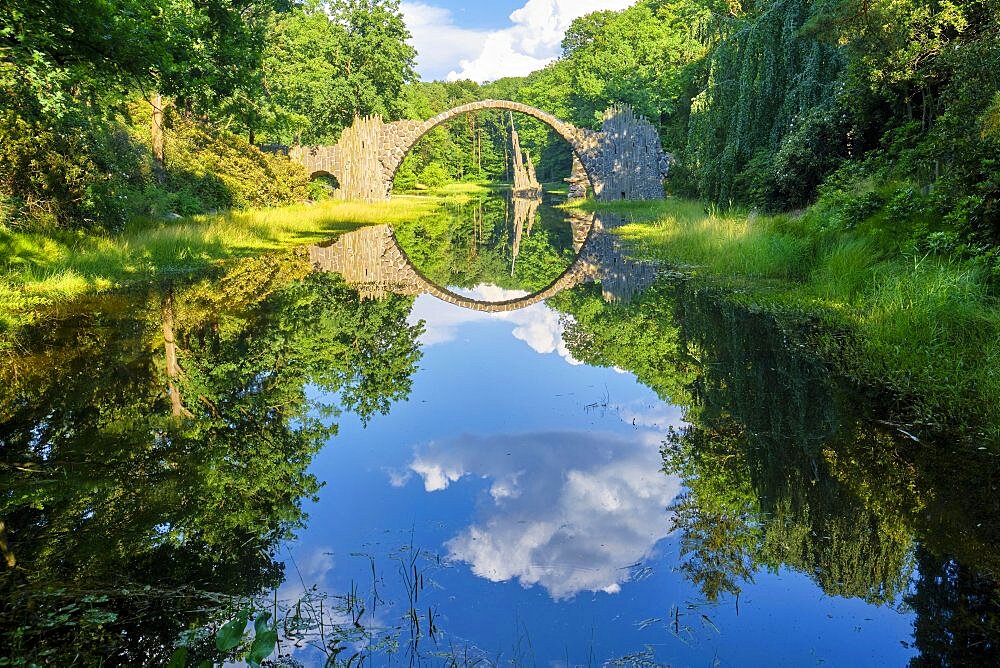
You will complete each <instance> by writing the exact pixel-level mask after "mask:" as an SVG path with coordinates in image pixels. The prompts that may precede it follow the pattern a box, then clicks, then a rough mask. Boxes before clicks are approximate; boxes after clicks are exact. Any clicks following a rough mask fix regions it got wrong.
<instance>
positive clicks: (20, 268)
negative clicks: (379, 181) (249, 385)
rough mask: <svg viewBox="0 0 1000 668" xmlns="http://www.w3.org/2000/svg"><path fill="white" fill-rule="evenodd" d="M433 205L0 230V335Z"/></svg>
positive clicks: (415, 201)
mask: <svg viewBox="0 0 1000 668" xmlns="http://www.w3.org/2000/svg"><path fill="white" fill-rule="evenodd" d="M439 203H440V200H438V199H434V198H430V197H410V196H404V195H401V196H396V197H394V198H393V200H392V201H391V202H384V203H376V204H364V203H360V202H340V201H334V200H327V201H324V202H319V203H315V204H297V205H294V206H287V207H281V208H275V209H262V210H255V211H240V212H229V213H225V214H218V215H198V216H191V217H188V218H183V219H180V220H177V221H173V222H157V223H153V222H150V221H136V222H135V223H133V225H132V226H131V228H130V229H128V230H126V231H125V232H124V233H122V234H120V235H115V236H96V235H89V234H83V233H67V232H62V233H56V234H43V233H25V232H15V231H11V230H7V229H5V228H3V227H0V257H2V258H3V260H0V262H2V264H0V330H3V329H5V328H13V327H16V326H18V325H23V324H26V323H27V322H30V321H31V320H32V319H33V317H34V315H35V311H36V310H37V309H38V308H39V307H41V306H45V305H47V304H53V303H57V302H59V301H64V300H68V299H73V298H76V297H80V296H83V295H87V294H94V293H98V292H102V291H105V290H110V289H114V288H120V287H124V286H126V285H129V284H132V283H137V282H143V281H156V280H160V279H163V278H166V277H169V276H176V275H193V274H196V273H198V272H199V271H203V270H205V269H206V268H208V267H211V266H213V265H218V264H220V263H225V262H226V261H228V260H231V259H234V258H239V257H247V256H252V255H259V254H262V253H267V252H271V251H278V250H283V249H288V248H293V247H295V246H298V245H301V244H306V243H314V242H317V241H323V240H326V239H329V238H331V237H334V236H337V235H339V234H342V233H344V232H347V231H350V230H353V229H356V228H358V227H360V226H363V225H371V224H375V223H396V222H402V221H405V220H408V219H412V218H413V217H417V216H421V215H426V214H427V213H429V212H431V211H433V210H434V209H435V208H436V207H437V206H438V204H439Z"/></svg>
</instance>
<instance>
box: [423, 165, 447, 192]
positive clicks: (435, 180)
mask: <svg viewBox="0 0 1000 668" xmlns="http://www.w3.org/2000/svg"><path fill="white" fill-rule="evenodd" d="M418 180H419V181H420V183H422V184H424V185H425V186H427V187H428V188H439V187H440V186H443V185H444V184H446V183H449V182H451V175H449V174H448V169H447V168H446V167H445V166H444V165H442V164H441V163H440V162H437V161H436V160H435V161H434V162H431V163H430V164H428V165H427V166H426V167H424V168H423V170H422V171H421V172H420V176H419V179H418Z"/></svg>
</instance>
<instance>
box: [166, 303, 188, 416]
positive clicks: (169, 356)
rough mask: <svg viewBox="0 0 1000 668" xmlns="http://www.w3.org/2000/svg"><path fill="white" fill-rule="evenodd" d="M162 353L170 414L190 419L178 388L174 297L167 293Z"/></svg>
mask: <svg viewBox="0 0 1000 668" xmlns="http://www.w3.org/2000/svg"><path fill="white" fill-rule="evenodd" d="M163 351H164V354H165V356H166V362H167V364H166V366H167V392H168V393H169V394H170V414H171V415H172V416H173V417H174V418H177V419H179V418H180V417H181V416H187V417H192V414H191V412H190V411H188V410H187V409H186V408H184V402H183V400H182V398H181V391H180V388H178V387H177V381H178V379H179V378H180V375H181V365H180V363H179V362H178V361H177V341H176V339H175V338H174V295H173V292H168V293H167V295H166V297H164V299H163Z"/></svg>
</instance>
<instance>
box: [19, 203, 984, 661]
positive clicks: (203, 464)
mask: <svg viewBox="0 0 1000 668" xmlns="http://www.w3.org/2000/svg"><path fill="white" fill-rule="evenodd" d="M620 222H621V221H620V220H617V219H615V218H613V217H609V216H598V217H597V218H596V219H595V218H593V217H588V216H580V215H576V216H569V215H568V214H565V213H564V212H561V211H558V210H556V209H553V208H551V207H550V206H548V205H545V204H543V205H541V206H539V205H538V203H524V202H516V201H510V200H506V199H504V198H503V197H499V196H498V197H491V198H487V199H486V200H484V201H474V202H472V203H469V204H465V205H461V206H458V205H456V206H454V207H452V208H451V209H450V210H448V211H446V212H445V213H443V214H441V215H438V216H435V217H432V218H429V219H426V220H422V221H415V222H414V223H413V224H412V225H409V226H401V227H399V228H398V229H395V230H387V229H386V230H379V229H375V228H371V229H369V230H367V231H365V230H363V231H362V232H361V233H360V234H358V235H357V236H354V237H350V238H347V237H342V238H341V239H338V240H335V241H334V242H332V243H330V244H325V245H323V246H322V247H316V248H313V249H311V250H310V251H309V253H308V254H307V253H306V252H299V253H297V254H295V255H289V256H284V257H281V258H266V259H261V260H248V261H244V262H242V263H238V264H237V265H235V266H234V267H231V268H229V269H227V270H226V271H225V272H222V273H219V275H217V276H213V277H211V278H208V279H203V280H198V281H193V282H192V281H184V282H181V281H178V282H177V283H176V284H175V285H173V286H170V287H168V288H166V289H155V290H142V291H137V292H133V293H128V294H120V295H115V296H112V297H108V298H105V299H100V300H93V301H88V302H84V303H80V304H76V305H73V306H72V307H67V308H66V309H64V310H62V311H60V312H58V313H53V314H51V315H50V316H49V318H48V320H46V321H45V323H44V325H43V326H41V327H38V328H37V329H36V330H34V331H30V332H26V333H24V334H22V335H21V336H20V337H19V339H18V340H17V341H16V345H17V347H16V354H15V355H14V356H13V357H12V358H10V359H8V360H7V361H6V363H5V364H4V365H3V366H2V367H0V369H2V371H0V374H2V375H0V382H2V389H0V445H2V448H3V450H2V455H3V464H2V466H3V468H2V470H0V473H2V476H3V479H4V485H3V489H4V494H3V497H2V498H3V506H2V512H0V520H2V521H3V524H2V529H0V538H2V543H0V546H2V549H3V554H4V557H5V560H6V563H7V567H6V571H5V576H4V581H3V588H2V592H3V594H2V595H3V617H2V619H0V621H2V623H3V633H4V635H5V637H6V642H5V643H2V644H6V645H7V648H6V649H5V650H3V652H5V654H4V656H8V657H10V658H15V657H29V658H31V659H33V660H35V661H39V662H48V663H51V664H53V665H65V664H67V663H70V662H72V661H73V660H76V661H77V663H78V664H84V665H91V664H94V663H97V662H98V660H99V658H102V657H103V658H104V659H105V660H106V662H107V663H111V664H130V665H137V664H146V663H161V662H163V661H164V660H165V659H164V658H165V657H169V656H170V654H171V653H172V652H173V651H174V648H175V647H176V646H179V645H181V644H183V645H186V646H188V647H190V652H189V661H190V662H191V665H197V660H201V659H209V660H215V661H220V660H222V659H223V658H224V657H223V656H221V655H220V654H219V653H218V651H217V650H216V649H215V645H214V635H213V634H214V632H215V630H216V629H217V628H218V627H219V626H220V625H221V624H223V623H225V622H226V621H228V620H229V619H231V618H232V617H233V616H234V614H235V613H236V611H237V610H239V609H240V608H241V607H243V606H245V605H247V604H248V603H252V604H255V605H256V606H257V608H258V609H263V608H267V609H270V610H271V611H272V612H276V613H277V616H278V618H279V620H280V624H279V630H280V634H279V635H280V639H281V642H280V645H279V652H277V653H275V654H274V655H273V656H272V657H271V659H270V660H271V661H272V662H275V663H274V665H324V663H326V662H327V661H335V662H339V663H341V664H344V665H347V664H348V661H350V662H351V663H350V665H359V663H362V664H365V665H402V664H406V665H456V664H457V665H470V664H474V665H483V666H488V665H553V666H575V665H629V666H632V665H674V666H713V665H738V666H746V665H788V666H800V665H820V664H825V665H872V666H875V665H879V666H881V665H907V664H913V665H977V664H979V665H993V664H995V663H996V659H997V651H998V650H997V640H998V637H1000V633H998V631H1000V619H998V610H1000V594H998V588H997V585H996V577H997V573H998V570H997V569H998V568H1000V559H998V556H1000V555H998V554H997V550H996V546H997V536H998V529H1000V523H998V518H1000V508H998V501H997V494H996V489H997V485H998V483H1000V475H998V474H1000V462H998V459H997V457H996V455H995V454H994V453H995V452H996V451H997V450H996V448H995V447H994V446H993V444H985V443H972V444H963V443H959V442H957V441H954V440H949V439H947V438H945V437H942V436H940V435H938V436H936V437H934V436H932V435H929V434H924V433H914V432H915V430H914V429H913V428H911V427H903V426H900V425H896V424H894V422H893V420H892V402H888V401H887V400H886V399H885V398H884V397H879V396H878V395H877V394H876V393H875V392H873V391H870V390H867V391H862V390H860V389H858V388H854V387H852V386H850V385H848V384H846V383H845V382H843V381H841V380H839V379H837V378H836V377H834V376H833V375H832V374H831V373H830V372H829V371H828V370H827V369H826V368H825V367H824V366H823V365H821V364H820V363H819V362H817V361H816V360H815V359H814V358H813V357H811V356H810V354H809V353H808V352H807V351H808V350H809V349H810V348H809V344H810V343H814V342H815V341H816V340H817V339H818V337H820V336H821V335H822V334H823V333H822V332H820V331H818V330H817V331H812V330H811V329H809V328H806V329H804V330H803V329H801V328H799V329H796V330H795V331H790V330H789V329H787V328H785V327H782V326H781V325H780V324H779V323H778V322H776V321H775V320H774V319H773V318H771V317H769V316H766V315H764V314H760V313H754V312H750V311H747V310H746V309H744V308H742V307H739V306H737V305H734V304H733V303H732V302H731V301H727V300H724V299H722V298H721V296H720V295H719V294H714V293H712V292H711V291H707V290H703V289H696V288H694V287H693V286H690V285H687V284H686V283H685V282H684V281H680V280H677V279H672V278H669V277H665V276H661V278H659V279H658V280H655V281H654V278H655V276H654V268H652V267H651V266H650V265H647V264H644V263H641V262H636V261H634V260H631V259H629V257H628V251H627V248H624V247H623V246H622V245H621V244H620V243H619V242H618V241H617V239H616V238H615V237H614V235H613V233H612V230H613V228H614V227H615V226H616V225H617V224H620ZM345 279H346V280H345ZM553 285H555V287H554V288H553V287H552V286H553ZM429 290H430V291H433V294H428V291H429ZM539 293H541V294H543V295H546V296H548V298H547V299H544V300H539V299H538V298H536V297H533V295H538V294H539ZM550 293H551V294H550ZM555 293H558V294H555ZM279 655H280V656H279Z"/></svg>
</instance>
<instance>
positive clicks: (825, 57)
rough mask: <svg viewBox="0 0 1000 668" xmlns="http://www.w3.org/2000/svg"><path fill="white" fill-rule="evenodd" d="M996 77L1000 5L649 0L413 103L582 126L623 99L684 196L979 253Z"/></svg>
mask: <svg viewBox="0 0 1000 668" xmlns="http://www.w3.org/2000/svg"><path fill="white" fill-rule="evenodd" d="M998 66H1000V3H997V2H996V1H995V0H973V1H959V2H917V1H915V0H914V1H903V2H890V1H876V2H867V1H865V2H862V1H860V0H826V1H824V2H807V1H806V0H773V1H762V2H742V3H741V2H733V1H727V2H713V1H711V0H675V1H664V0H644V1H642V2H639V3H637V4H636V5H634V6H633V7H631V8H629V9H626V10H624V11H621V12H610V11H605V12H596V13H593V14H589V15H587V16H584V17H582V18H580V19H578V20H576V21H575V22H574V23H573V24H572V26H571V28H570V29H569V31H568V32H567V34H566V36H565V38H564V40H563V54H562V57H561V58H560V59H558V60H557V61H556V62H554V63H553V64H551V65H550V66H548V67H547V68H545V69H543V70H540V71H537V72H535V73H532V74H531V75H529V76H527V77H524V78H512V79H502V80H499V81H496V82H493V83H490V84H487V85H485V86H482V87H479V88H478V91H477V89H476V88H475V87H474V85H473V84H469V83H468V82H461V83H456V84H416V85H414V86H413V87H412V88H413V89H415V90H411V91H410V96H411V97H418V98H419V99H421V100H423V101H424V103H425V104H426V105H429V106H431V109H430V111H434V112H437V111H441V110H443V109H444V108H447V106H448V105H450V104H452V103H453V102H458V101H462V100H464V99H465V98H466V97H470V98H471V97H474V96H476V95H477V94H478V96H479V97H484V98H485V97H491V98H503V99H513V100H517V101H520V102H525V103H527V104H531V105H534V106H537V107H539V108H541V109H544V110H546V111H548V112H551V113H554V114H556V115H557V116H559V117H561V118H563V119H565V120H567V121H570V122H572V123H575V124H577V125H579V126H582V127H596V126H597V124H598V122H599V118H600V114H601V112H602V111H603V110H604V109H606V108H608V107H609V106H611V105H613V104H616V103H621V102H624V103H628V104H630V105H632V106H633V107H634V108H635V109H636V110H638V111H639V112H641V113H642V114H644V115H645V116H646V117H647V118H649V119H650V120H652V121H653V122H654V123H655V124H656V125H657V127H658V128H659V130H660V134H661V137H662V140H663V143H664V147H665V148H666V150H667V151H669V152H670V153H671V154H672V156H673V158H674V161H675V162H674V168H673V171H672V175H671V178H670V180H669V183H668V186H669V190H670V191H671V192H672V193H674V194H676V195H682V196H688V197H696V198H699V199H703V200H708V201H712V202H716V203H717V204H719V205H722V206H729V205H732V204H741V205H749V206H753V207H756V208H758V209H760V210H764V211H778V210H795V209H801V208H802V207H805V206H808V205H810V204H812V203H814V202H816V201H817V199H819V201H820V202H821V204H822V205H823V206H824V207H825V208H826V209H828V210H829V211H828V213H829V216H828V217H829V218H832V219H834V224H837V223H839V224H842V225H844V226H848V227H850V226H852V225H855V224H857V223H860V222H862V221H864V220H866V219H872V218H874V219H876V222H877V223H884V221H885V220H886V219H888V220H891V221H893V225H894V226H895V227H896V228H897V229H898V230H899V231H900V233H901V234H904V235H906V234H912V235H914V236H915V237H917V239H915V240H916V241H921V242H923V244H924V245H925V246H926V247H927V249H930V248H931V247H933V248H935V249H937V248H939V247H941V246H949V247H951V248H958V247H960V246H963V244H964V245H965V246H964V247H963V248H962V250H964V251H966V252H974V253H975V252H983V251H985V250H986V247H993V246H995V245H996V244H997V243H998V242H1000V211H998V209H997V199H998V196H1000V175H998V172H997V169H996V166H997V165H996V156H997V155H998V154H1000V67H998ZM435 103H436V104H435ZM422 115H425V116H426V115H427V113H424V114H422ZM453 134H454V136H453V138H452V142H453V143H454V144H455V145H456V146H457V147H459V149H460V150H461V151H462V152H463V154H465V153H467V146H468V143H465V144H462V142H461V132H460V131H459V130H457V129H456V130H455V131H454V133H453ZM522 143H523V144H524V145H526V146H527V147H529V149H532V153H533V155H535V156H536V159H538V160H541V161H542V162H543V164H542V166H541V168H540V170H539V171H540V173H544V176H545V177H551V176H552V175H554V170H553V169H551V166H553V165H559V164H565V162H564V161H565V157H564V155H565V153H560V152H559V150H558V149H552V148H549V147H550V145H552V144H558V143H559V142H558V141H557V140H556V139H555V137H554V136H551V134H550V135H549V136H546V135H545V134H544V133H542V134H529V136H528V137H527V138H526V139H525V140H524V141H522ZM563 150H564V151H565V150H566V149H563ZM560 161H563V162H562V163H561V162H560ZM452 175H453V176H455V177H458V176H459V175H460V172H459V171H457V170H453V171H452ZM876 214H877V215H876Z"/></svg>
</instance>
